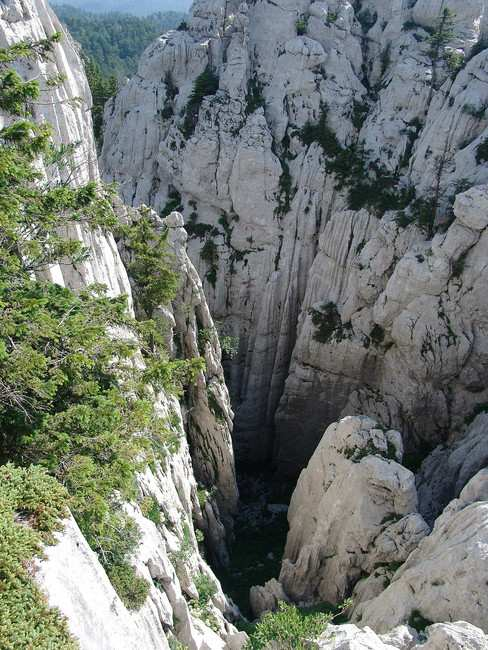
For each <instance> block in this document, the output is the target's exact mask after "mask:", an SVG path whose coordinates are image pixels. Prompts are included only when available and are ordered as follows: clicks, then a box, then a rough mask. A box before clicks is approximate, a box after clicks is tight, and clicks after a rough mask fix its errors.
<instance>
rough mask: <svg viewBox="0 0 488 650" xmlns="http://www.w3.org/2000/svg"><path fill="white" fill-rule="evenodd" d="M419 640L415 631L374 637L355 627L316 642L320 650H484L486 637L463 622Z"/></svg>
mask: <svg viewBox="0 0 488 650" xmlns="http://www.w3.org/2000/svg"><path fill="white" fill-rule="evenodd" d="M422 637H423V639H422V640H421V639H420V635H418V634H417V633H416V632H415V630H413V629H412V628H407V627H405V626H402V627H398V628H396V629H395V630H393V631H392V632H390V633H389V634H384V635H380V636H378V635H376V634H375V633H374V632H373V631H372V630H371V629H370V628H368V627H366V628H362V629H359V628H357V627H356V626H355V625H339V626H336V627H331V628H329V629H328V631H327V632H326V633H325V634H324V635H323V636H321V637H320V639H319V640H318V647H319V648H320V650H393V648H397V649H398V650H485V648H488V637H487V636H486V635H485V634H484V633H483V632H482V631H481V630H480V629H479V628H477V627H474V625H470V624H469V623H465V622H463V621H460V622H457V623H438V624H436V625H431V626H429V627H428V628H427V629H426V631H425V634H423V635H422Z"/></svg>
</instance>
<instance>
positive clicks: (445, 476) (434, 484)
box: [416, 413, 488, 523]
mask: <svg viewBox="0 0 488 650" xmlns="http://www.w3.org/2000/svg"><path fill="white" fill-rule="evenodd" d="M487 434H488V414H486V413H482V414H480V415H478V416H477V417H476V419H475V420H474V422H473V423H472V424H471V425H470V426H469V427H468V429H467V430H466V432H465V433H464V434H463V436H462V437H461V438H460V440H459V441H458V442H456V443H454V444H453V445H452V446H448V447H446V446H439V447H437V448H436V449H434V451H433V452H432V453H431V454H429V456H428V457H427V458H426V459H425V461H424V462H423V463H422V467H421V468H420V471H419V473H418V474H417V477H416V481H417V491H418V495H419V510H420V512H421V513H422V515H423V516H424V518H425V519H426V520H427V521H428V522H429V523H432V522H433V521H434V519H435V517H437V515H439V514H440V512H441V511H442V510H443V508H444V507H445V506H446V505H447V504H448V503H449V501H451V500H452V499H454V498H457V497H458V496H459V494H460V493H461V490H462V489H463V488H464V486H465V485H466V484H467V483H468V481H469V480H470V479H471V478H473V476H475V474H477V472H478V471H479V470H480V469H482V468H483V467H486V466H488V435H487Z"/></svg>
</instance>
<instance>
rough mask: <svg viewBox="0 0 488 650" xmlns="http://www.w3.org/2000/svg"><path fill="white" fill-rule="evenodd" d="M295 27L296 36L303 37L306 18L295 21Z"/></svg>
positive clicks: (302, 17) (305, 29) (306, 22)
mask: <svg viewBox="0 0 488 650" xmlns="http://www.w3.org/2000/svg"><path fill="white" fill-rule="evenodd" d="M295 26H296V28H297V34H298V36H303V35H304V34H306V33H307V26H308V19H307V17H306V16H300V18H299V19H298V20H297V21H296V23H295Z"/></svg>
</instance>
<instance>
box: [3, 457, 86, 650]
mask: <svg viewBox="0 0 488 650" xmlns="http://www.w3.org/2000/svg"><path fill="white" fill-rule="evenodd" d="M67 502H68V495H67V493H66V491H65V490H64V489H63V488H62V487H61V486H60V485H59V483H57V482H56V481H55V480H54V479H53V478H51V477H50V476H48V475H47V473H46V472H45V471H44V470H42V469H40V468H37V467H29V468H26V469H22V468H17V467H14V466H13V465H11V464H9V465H4V466H1V467H0V582H1V585H2V587H1V589H0V647H1V648H3V649H5V650H18V649H20V648H36V650H51V649H52V648H62V649H63V650H76V648H77V647H78V644H77V643H76V641H75V640H74V639H73V638H71V636H70V633H69V630H68V626H67V625H66V623H65V621H64V619H63V618H62V617H61V615H60V614H59V612H58V611H57V610H53V609H49V607H48V605H47V602H46V599H45V597H44V595H43V594H42V593H41V592H40V590H39V589H38V588H37V586H36V584H35V582H34V580H33V577H32V571H31V565H32V561H33V559H34V558H35V557H40V556H41V555H42V546H43V544H46V543H53V542H54V539H53V536H52V533H53V532H54V531H56V530H58V529H59V528H60V522H61V520H62V519H63V518H64V517H65V516H66V515H67V507H66V504H67Z"/></svg>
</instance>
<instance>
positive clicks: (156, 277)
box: [123, 211, 180, 318]
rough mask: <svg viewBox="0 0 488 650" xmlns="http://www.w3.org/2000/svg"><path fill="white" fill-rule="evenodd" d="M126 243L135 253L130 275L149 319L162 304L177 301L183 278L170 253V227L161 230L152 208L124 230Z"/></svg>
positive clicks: (130, 264) (129, 269) (132, 253)
mask: <svg viewBox="0 0 488 650" xmlns="http://www.w3.org/2000/svg"><path fill="white" fill-rule="evenodd" d="M123 236H124V243H125V245H126V247H127V248H128V250H129V252H130V253H131V258H132V259H131V262H130V263H129V265H128V269H127V270H128V272H129V275H130V276H131V277H132V278H133V279H134V280H135V281H136V283H137V295H136V297H137V301H138V303H139V304H140V306H141V307H142V309H143V310H144V312H145V314H146V315H147V317H148V318H152V317H153V314H154V311H155V309H156V308H157V307H159V306H160V305H168V304H169V303H171V301H172V300H174V298H175V296H176V293H177V291H178V288H179V284H180V280H179V276H178V273H177V272H176V271H175V269H174V266H175V262H174V260H173V259H172V258H171V256H170V254H169V253H168V243H167V239H168V230H163V231H161V232H157V229H156V227H155V225H154V223H153V221H152V219H151V216H150V212H149V211H143V212H142V213H141V215H140V218H138V219H137V220H135V221H133V223H131V224H130V225H129V226H126V227H125V228H124V229H123Z"/></svg>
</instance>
